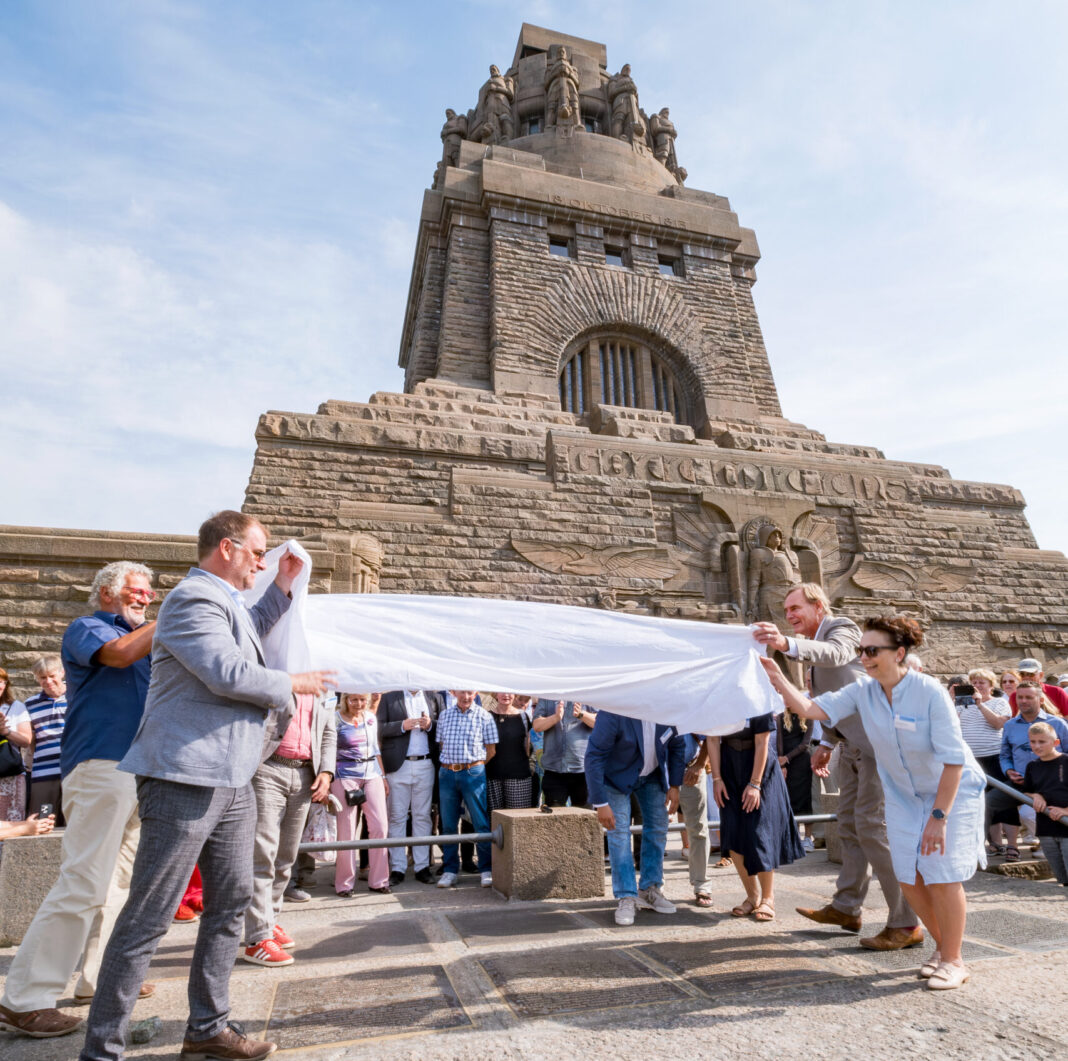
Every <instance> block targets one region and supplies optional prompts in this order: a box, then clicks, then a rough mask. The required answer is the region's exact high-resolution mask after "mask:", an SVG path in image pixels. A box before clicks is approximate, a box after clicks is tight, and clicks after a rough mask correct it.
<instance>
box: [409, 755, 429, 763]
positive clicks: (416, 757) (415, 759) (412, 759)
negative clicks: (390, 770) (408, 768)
mask: <svg viewBox="0 0 1068 1061" xmlns="http://www.w3.org/2000/svg"><path fill="white" fill-rule="evenodd" d="M429 758H430V756H429V755H406V756H405V757H404V761H405V762H408V763H417V762H419V761H420V760H421V759H429Z"/></svg>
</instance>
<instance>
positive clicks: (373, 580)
mask: <svg viewBox="0 0 1068 1061" xmlns="http://www.w3.org/2000/svg"><path fill="white" fill-rule="evenodd" d="M384 559H385V550H384V549H383V548H382V543H381V542H380V541H379V540H378V539H377V538H375V537H372V536H371V535H370V534H357V535H356V536H355V537H354V538H353V539H352V592H353V593H377V592H378V586H379V579H380V577H381V575H382V562H383V560H384Z"/></svg>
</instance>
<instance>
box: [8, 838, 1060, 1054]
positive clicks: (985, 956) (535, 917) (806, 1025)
mask: <svg viewBox="0 0 1068 1061" xmlns="http://www.w3.org/2000/svg"><path fill="white" fill-rule="evenodd" d="M670 843H671V854H670V855H669V861H668V866H667V869H668V873H667V883H666V886H665V890H666V892H667V894H668V896H669V897H670V898H671V899H673V900H675V901H677V902H680V903H682V904H684V905H680V909H679V913H678V914H676V915H675V916H661V915H656V914H652V913H640V914H639V915H638V920H637V922H636V923H635V925H634V927H633V928H630V929H619V928H616V927H615V926H614V925H613V923H612V911H613V909H614V904H613V903H612V902H611V901H610V900H609V899H605V900H604V901H590V900H586V901H575V902H548V903H511V902H506V901H504V900H503V899H502V898H501V897H500V896H498V895H496V894H495V893H493V892H491V891H488V890H485V891H484V890H482V889H480V888H479V887H478V882H477V878H474V877H463V878H461V883H460V885H459V886H458V887H456V888H455V889H453V890H451V891H444V890H439V889H437V888H431V887H427V886H425V885H421V884H418V883H416V882H414V881H410V880H409V882H408V883H406V884H404V885H402V886H401V887H400V888H398V889H397V890H396V891H395V892H394V894H393V895H391V896H378V895H374V896H372V895H368V894H367V893H366V892H362V893H358V894H357V896H356V897H355V898H353V899H348V900H344V899H339V898H337V897H336V896H335V895H334V894H333V889H332V887H331V879H332V873H331V871H330V870H329V869H328V868H325V867H324V868H321V869H320V870H319V879H320V883H319V886H318V887H317V888H316V889H315V890H314V892H313V894H314V895H315V899H314V900H313V901H312V902H311V903H308V904H306V905H303V906H292V905H287V906H286V908H285V917H284V918H283V924H284V926H285V928H286V930H287V931H288V932H289V933H290V934H291V935H292V936H294V937H295V938H296V939H297V940H298V949H297V950H296V951H295V956H296V957H297V961H296V963H295V964H294V965H292V966H289V967H288V968H286V969H281V970H265V969H261V968H258V967H256V966H252V965H248V964H246V963H244V962H238V964H237V967H236V969H235V971H234V976H233V981H232V995H233V1006H234V1019H236V1020H240V1021H242V1022H244V1024H245V1025H246V1027H247V1028H248V1029H249V1031H250V1032H252V1033H255V1034H257V1035H261V1034H264V1035H269V1036H270V1037H271V1038H273V1039H275V1040H276V1041H277V1042H278V1043H279V1045H280V1047H281V1048H282V1051H283V1052H282V1053H281V1054H280V1055H279V1056H280V1057H282V1058H285V1057H286V1056H291V1057H293V1058H294V1059H295V1061H296V1059H300V1061H320V1059H322V1061H326V1059H335V1058H375V1059H376V1061H377V1059H392V1058H409V1057H413V1058H424V1059H430V1058H435V1059H436V1058H480V1059H486V1058H493V1059H496V1058H520V1057H522V1058H526V1057H537V1058H541V1057H547V1056H551V1055H552V1054H553V1053H559V1054H560V1055H561V1056H564V1055H565V1052H566V1056H568V1057H575V1056H580V1057H581V1056H582V1055H585V1056H587V1057H590V1058H594V1057H611V1058H646V1057H659V1056H668V1057H672V1056H674V1057H683V1056H685V1057H713V1058H715V1057H731V1058H747V1059H750V1058H757V1059H762V1058H776V1059H777V1058H781V1057H783V1056H789V1055H797V1056H804V1057H805V1058H806V1061H807V1059H811V1058H855V1057H857V1056H863V1057H864V1058H865V1061H881V1059H898V1058H904V1057H907V1056H912V1055H921V1056H922V1055H928V1056H931V1057H937V1058H938V1059H939V1061H943V1059H950V1058H961V1059H968V1061H974V1059H976V1058H1020V1059H1025V1058H1026V1059H1029V1061H1030V1059H1033V1058H1046V1057H1068V1024H1066V1023H1065V1022H1064V1020H1062V1019H1060V1018H1059V1017H1057V1016H1054V1014H1055V1013H1056V1012H1058V1010H1057V1009H1056V1006H1055V1008H1054V1009H1052V1010H1051V1009H1049V1008H1048V1007H1046V1006H1044V1005H1042V1004H1040V1002H1039V1000H1040V999H1043V998H1044V999H1046V1000H1047V1001H1054V1002H1055V1003H1056V1005H1057V1006H1059V1002H1058V1001H1057V1000H1059V999H1060V998H1061V996H1062V994H1063V987H1064V984H1065V982H1066V980H1068V889H1063V888H1060V887H1058V886H1057V885H1055V884H1053V883H1052V882H1049V881H1042V882H1035V881H1028V880H1014V879H1009V878H1005V877H1001V876H997V875H994V874H988V873H980V874H978V875H977V876H976V877H975V879H974V880H973V881H972V882H971V883H970V884H969V885H968V893H969V900H970V908H969V921H968V941H967V944H966V950H965V958H966V960H967V961H968V962H969V965H970V967H971V969H972V972H973V976H972V980H971V982H970V983H969V984H967V985H966V986H965V987H964V988H963V989H961V990H959V991H955V992H948V993H939V994H936V993H934V992H928V991H926V990H924V989H923V987H922V985H921V984H920V982H919V981H917V980H916V979H915V970H916V968H917V967H918V965H919V964H920V961H919V958H920V955H921V953H925V952H926V948H925V949H924V951H920V950H919V949H914V950H911V951H905V952H898V953H896V954H890V955H879V954H875V953H872V952H869V951H864V950H861V949H860V948H859V947H858V946H857V944H856V937H854V936H851V935H849V934H846V933H843V932H839V931H837V930H824V929H820V928H818V927H816V926H814V925H812V923H811V922H809V921H806V920H805V919H803V918H801V917H799V916H798V915H797V914H795V913H794V912H793V910H794V907H795V906H797V905H819V904H820V903H821V902H822V901H823V900H824V899H826V897H828V896H829V895H830V894H831V886H832V881H833V879H834V873H835V870H836V867H834V866H832V865H829V864H828V863H827V861H826V858H825V856H824V854H823V852H817V853H816V854H815V855H810V856H809V857H808V858H807V859H805V860H804V862H802V863H801V864H800V865H798V866H796V867H791V868H789V869H787V870H785V871H783V872H782V873H781V874H780V875H779V885H780V886H779V888H778V890H777V894H776V905H777V907H778V911H779V917H778V920H776V921H775V922H773V923H771V924H769V925H759V924H757V923H756V922H754V921H752V920H749V919H746V920H739V919H736V918H733V917H731V916H730V913H729V907H730V906H731V905H733V904H734V903H735V902H737V900H738V899H739V898H740V891H739V887H738V883H737V878H736V877H735V875H734V873H733V870H729V869H725V870H717V871H714V873H713V878H714V879H713V884H714V887H713V892H714V897H715V908H714V909H713V910H711V911H704V910H698V909H697V908H695V907H693V906H692V905H691V904H690V903H689V902H688V900H689V898H690V896H691V890H690V887H689V883H688V877H687V873H686V868H685V863H684V862H682V861H681V860H680V859H679V858H678V857H677V854H678V844H679V840H678V838H677V837H672V839H671V841H670ZM361 887H365V886H363V885H361ZM880 898H881V897H880V896H879V893H878V888H877V887H876V888H873V899H874V900H879V899H880ZM882 912H883V911H881V910H880V909H878V908H875V907H873V908H872V910H871V911H870V913H868V912H867V911H866V921H867V922H868V923H870V924H871V925H872V926H873V927H874V928H876V929H877V928H879V927H881V925H882V922H881V920H880V914H881V913H882ZM195 933H196V927H195V926H188V925H176V926H175V927H174V928H173V929H172V930H171V932H170V933H168V935H167V937H166V939H165V940H164V943H163V945H162V946H161V948H160V950H159V952H158V954H157V957H156V961H155V964H154V966H153V970H152V974H151V975H152V979H154V980H156V981H157V982H158V983H159V990H158V992H157V994H156V996H155V997H154V998H152V999H149V1000H146V1001H145V1002H141V1003H139V1004H138V1007H137V1010H136V1012H135V1018H138V1019H143V1018H147V1017H149V1016H153V1015H158V1016H159V1017H160V1018H162V1021H163V1028H162V1031H161V1033H160V1034H159V1036H158V1037H157V1038H156V1039H155V1040H154V1041H153V1042H152V1043H150V1044H149V1045H147V1046H143V1047H134V1048H131V1050H130V1051H129V1054H128V1056H129V1057H131V1058H172V1057H174V1056H176V1054H177V1051H178V1047H179V1044H180V1042H181V1038H182V1030H183V1027H184V1016H185V1012H186V1010H185V974H186V970H187V967H188V960H189V956H190V953H191V948H192V944H193V939H194V936H195ZM13 953H14V952H13V950H11V949H7V950H0V973H6V971H7V968H8V966H9V965H10V962H11V957H12V955H13ZM1043 1014H1046V1015H1045V1016H1043ZM81 1039H82V1036H81V1034H80V1033H76V1034H75V1035H73V1036H70V1037H69V1038H66V1039H58V1040H45V1041H32V1040H26V1039H16V1038H14V1037H11V1036H7V1035H4V1034H3V1033H0V1054H2V1056H3V1058H4V1061H59V1059H63V1061H69V1059H73V1058H75V1057H76V1056H77V1052H78V1050H79V1048H80V1045H81Z"/></svg>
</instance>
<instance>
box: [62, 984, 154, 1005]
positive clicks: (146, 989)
mask: <svg viewBox="0 0 1068 1061" xmlns="http://www.w3.org/2000/svg"><path fill="white" fill-rule="evenodd" d="M155 993H156V985H155V984H142V985H141V990H140V991H138V992H137V997H138V998H151V997H152V996H153V995H154V994H155ZM72 997H73V998H74V1004H75V1005H76V1006H89V1005H92V1002H93V996H92V995H74V996H72Z"/></svg>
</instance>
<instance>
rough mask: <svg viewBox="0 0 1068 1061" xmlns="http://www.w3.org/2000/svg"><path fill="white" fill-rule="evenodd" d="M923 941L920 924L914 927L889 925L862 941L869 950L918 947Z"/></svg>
mask: <svg viewBox="0 0 1068 1061" xmlns="http://www.w3.org/2000/svg"><path fill="white" fill-rule="evenodd" d="M922 942H923V929H922V928H920V926H919V925H915V926H913V927H912V928H890V927H889V926H887V927H886V928H884V929H883V930H882V932H880V933H879V934H878V935H877V936H868V937H867V938H865V939H862V940H861V941H860V945H861V946H862V947H867V948H868V950H904V949H905V948H906V947H918V946H919V945H920V944H921V943H922Z"/></svg>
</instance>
